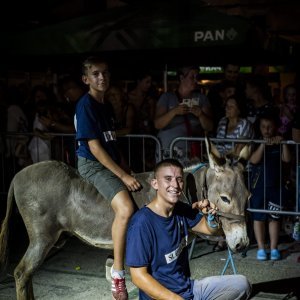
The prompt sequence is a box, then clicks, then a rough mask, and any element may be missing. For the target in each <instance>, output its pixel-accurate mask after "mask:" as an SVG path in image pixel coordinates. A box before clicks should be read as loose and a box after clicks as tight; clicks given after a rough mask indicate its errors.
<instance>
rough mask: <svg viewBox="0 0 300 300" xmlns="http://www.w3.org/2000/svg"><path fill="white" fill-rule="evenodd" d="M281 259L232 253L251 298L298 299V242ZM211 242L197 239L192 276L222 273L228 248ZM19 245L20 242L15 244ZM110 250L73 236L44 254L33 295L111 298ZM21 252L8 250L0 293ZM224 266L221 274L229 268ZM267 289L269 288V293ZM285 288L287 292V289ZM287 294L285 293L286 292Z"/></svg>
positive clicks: (8, 285)
mask: <svg viewBox="0 0 300 300" xmlns="http://www.w3.org/2000/svg"><path fill="white" fill-rule="evenodd" d="M280 247H281V249H282V250H283V259H282V260H281V261H277V262H271V261H266V262H258V261H257V260H256V259H255V255H256V249H255V247H254V246H253V247H250V249H249V250H248V252H247V256H246V257H242V256H241V254H236V255H234V262H235V266H236V268H237V271H238V273H240V274H244V275H246V276H247V277H248V278H249V280H250V282H251V283H252V284H253V295H252V299H256V300H258V299H293V300H294V299H298V297H299V299H300V296H299V294H300V261H299V256H300V245H299V244H296V243H293V242H290V241H289V243H286V242H285V243H282V244H281V245H280ZM212 248H213V245H211V244H209V243H208V242H207V241H204V240H198V241H197V243H196V246H195V248H194V252H193V258H192V260H191V271H192V276H193V277H195V278H196V277H203V276H210V275H218V274H220V273H221V271H222V269H223V267H224V264H225V261H226V258H227V251H222V252H217V253H214V252H212ZM18 249H19V250H20V251H19V252H22V251H21V248H18ZM109 254H111V252H110V251H108V250H99V249H96V248H93V247H90V246H87V245H85V244H83V243H82V242H81V241H79V240H78V239H76V238H71V239H69V240H68V242H67V243H66V245H65V246H64V247H63V248H62V249H61V250H59V251H57V252H56V253H55V254H54V255H52V256H51V257H50V258H48V259H47V261H46V262H45V263H44V264H43V265H42V266H41V268H40V269H39V271H37V272H36V273H35V276H34V280H33V283H34V291H35V296H36V299H37V300H71V299H72V300H79V299H80V300H82V299H84V300H106V299H111V296H110V284H109V283H108V282H107V280H106V279H105V261H106V258H107V256H108V255H109ZM19 258H20V255H13V258H12V259H11V264H10V266H9V270H8V271H9V272H8V273H9V274H8V275H7V276H6V277H5V278H4V279H3V278H2V280H1V282H0V299H1V300H2V299H3V300H15V299H16V297H15V285H14V280H13V278H12V276H11V275H10V274H12V269H13V267H14V266H15V264H16V262H17V260H18V259H19ZM231 273H232V269H231V266H229V267H228V268H227V270H226V274H231ZM128 282H129V284H128V289H129V295H130V297H129V298H130V299H132V300H136V299H138V296H137V289H136V288H135V287H134V286H133V285H132V283H130V278H129V277H128ZM270 293H272V294H270ZM288 294H290V297H287V295H288ZM285 297H286V298H285Z"/></svg>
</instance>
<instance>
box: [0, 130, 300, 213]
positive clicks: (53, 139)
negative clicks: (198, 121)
mask: <svg viewBox="0 0 300 300" xmlns="http://www.w3.org/2000/svg"><path fill="white" fill-rule="evenodd" d="M34 136H35V135H33V133H2V134H1V140H2V143H3V141H5V143H6V151H5V152H4V151H3V147H0V150H1V151H0V168H1V178H0V179H1V180H0V197H1V198H2V197H4V198H6V193H7V190H8V187H9V184H10V181H11V179H12V178H13V176H14V174H15V173H17V172H18V171H19V170H20V169H21V168H23V167H24V166H25V165H26V163H27V162H26V158H25V154H26V146H28V143H29V141H30V140H31V139H32V138H33V137H34ZM47 136H48V138H49V141H50V143H49V145H50V153H51V154H50V155H51V157H50V159H56V160H61V161H64V162H66V163H68V164H70V165H72V166H74V167H75V166H76V142H75V135H74V134H61V133H59V134H56V133H49V134H48V135H47ZM118 140H119V147H120V149H121V151H122V153H123V156H124V158H125V160H126V161H127V163H128V166H129V167H130V168H131V169H132V170H133V171H134V172H136V173H139V172H145V171H151V170H153V167H154V165H155V163H156V161H159V160H161V158H162V152H163V151H164V149H162V148H161V143H160V141H159V140H158V139H157V138H156V137H155V136H152V135H134V134H130V135H125V136H122V137H119V138H118ZM204 140H205V139H204V138H195V137H177V138H175V139H174V140H173V141H172V143H171V145H170V149H169V150H170V151H169V152H170V156H171V157H172V154H173V150H174V147H175V146H176V143H178V142H183V141H184V143H185V145H186V148H187V149H188V147H189V143H191V142H197V143H199V145H200V150H201V151H200V154H199V156H200V157H199V161H202V162H205V161H207V155H206V147H205V142H204ZM211 141H212V142H213V143H214V144H216V145H217V144H220V143H232V144H233V145H235V144H236V143H243V144H247V143H265V141H263V140H249V139H239V140H233V139H216V138H211ZM22 143H23V147H22ZM284 143H285V144H288V145H289V147H290V148H291V150H293V153H294V156H293V164H292V167H291V170H292V173H293V174H294V178H293V179H292V180H293V182H294V188H293V192H294V196H293V200H292V205H291V207H292V208H289V209H286V207H284V208H283V209H281V210H280V211H278V212H276V213H278V214H281V215H300V207H299V206H300V205H299V201H300V195H299V180H300V178H299V172H300V166H299V144H296V143H294V142H293V141H285V142H282V143H281V144H284ZM17 144H21V147H19V148H20V149H18V151H19V153H17V154H18V156H16V153H15V150H16V145H17ZM24 145H25V146H24ZM0 146H1V145H0ZM36 147H37V150H38V147H39V143H37V144H36ZM292 148H293V149H292ZM22 151H23V152H22ZM37 152H38V151H37ZM27 154H28V153H27ZM22 155H23V156H22ZM187 159H190V158H189V157H187ZM37 160H40V157H39V155H37ZM22 163H23V164H24V165H22ZM250 172H251V166H250V165H249V164H248V166H247V168H246V172H245V175H246V183H247V185H248V187H250ZM282 180H283V178H282V177H281V176H280V186H282V184H281V183H282ZM1 200H2V199H1ZM248 211H251V212H263V213H271V212H272V211H270V210H268V209H267V203H265V206H264V209H263V210H257V209H253V208H251V206H248Z"/></svg>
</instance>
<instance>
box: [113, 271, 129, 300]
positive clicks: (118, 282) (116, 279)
mask: <svg viewBox="0 0 300 300" xmlns="http://www.w3.org/2000/svg"><path fill="white" fill-rule="evenodd" d="M111 292H112V296H113V298H114V299H115V300H127V299H128V293H127V288H126V283H125V276H120V275H119V274H118V273H116V272H113V268H111Z"/></svg>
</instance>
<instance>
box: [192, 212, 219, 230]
mask: <svg viewBox="0 0 300 300" xmlns="http://www.w3.org/2000/svg"><path fill="white" fill-rule="evenodd" d="M192 231H194V232H195V233H197V232H198V233H203V234H206V235H222V231H221V228H220V227H219V226H218V227H216V228H212V227H210V226H209V225H208V223H207V220H206V217H205V216H203V217H202V219H201V220H200V222H199V223H198V224H197V225H196V226H194V227H193V228H192Z"/></svg>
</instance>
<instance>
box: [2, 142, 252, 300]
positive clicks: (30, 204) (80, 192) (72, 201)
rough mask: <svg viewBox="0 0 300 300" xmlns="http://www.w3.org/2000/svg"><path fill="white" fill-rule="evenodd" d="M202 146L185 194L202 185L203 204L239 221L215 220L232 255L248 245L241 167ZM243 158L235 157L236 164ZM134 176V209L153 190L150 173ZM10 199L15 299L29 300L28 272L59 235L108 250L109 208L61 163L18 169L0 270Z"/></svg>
mask: <svg viewBox="0 0 300 300" xmlns="http://www.w3.org/2000/svg"><path fill="white" fill-rule="evenodd" d="M206 147H207V152H208V156H209V166H205V167H204V168H201V169H199V170H198V171H196V172H193V173H192V172H191V171H190V170H187V171H186V174H187V177H189V180H188V181H189V182H191V183H193V182H194V185H193V187H192V188H188V189H187V195H189V196H191V197H196V199H200V198H201V191H202V188H203V186H207V196H208V199H209V200H210V201H212V202H214V203H216V204H217V205H218V206H219V208H220V211H223V212H224V214H226V213H231V215H234V216H236V218H241V219H239V220H238V222H233V223H232V222H227V221H226V219H225V218H224V217H222V216H221V217H220V218H221V219H222V224H223V227H224V232H225V235H226V237H227V238H228V245H229V247H230V248H232V249H233V250H234V251H236V250H239V249H242V248H243V247H246V246H247V245H248V238H247V233H246V230H245V228H246V224H245V220H244V219H243V218H242V217H241V216H243V215H244V208H245V203H246V200H247V198H248V191H247V189H246V187H245V184H244V181H243V178H242V173H241V172H242V167H241V164H240V163H237V164H238V166H234V167H232V166H230V165H229V163H228V162H227V161H225V160H224V159H221V158H220V157H219V155H218V153H217V151H216V149H215V148H214V146H213V145H211V144H210V142H209V140H208V139H206ZM243 159H244V158H243V156H241V157H240V158H239V161H240V160H243ZM136 176H137V178H138V180H139V181H140V182H141V184H142V186H143V189H142V191H140V192H135V193H133V194H132V196H133V198H134V201H135V203H136V205H137V207H138V208H140V207H142V206H143V205H145V204H147V203H149V201H150V200H151V199H152V198H153V197H154V193H155V191H154V190H153V189H152V188H151V186H150V181H151V179H152V177H153V173H152V172H148V173H142V174H136ZM205 182H206V183H207V185H206V184H205ZM184 195H185V194H184ZM187 195H185V196H186V197H187ZM13 199H15V202H16V205H17V207H18V210H19V212H20V214H21V216H22V218H23V221H24V224H25V226H26V229H27V233H28V237H29V246H28V248H27V250H26V252H25V254H24V256H23V258H22V259H21V261H20V263H19V264H18V265H17V267H16V268H15V270H14V277H15V281H16V294H17V300H33V299H34V293H33V285H32V276H33V273H34V272H35V271H36V270H37V269H38V267H39V266H40V265H41V264H42V263H43V261H44V259H45V258H46V256H47V254H48V253H49V251H50V250H51V248H52V247H53V246H54V245H55V244H56V242H57V241H58V239H59V237H60V235H61V234H62V232H68V233H70V234H73V235H75V236H77V237H78V238H80V239H81V240H83V241H84V242H86V243H87V244H89V245H92V246H95V247H99V248H106V249H112V248H113V242H112V238H111V225H112V222H113V218H114V213H113V210H112V208H111V206H110V203H109V202H108V201H107V200H106V199H104V198H103V196H102V195H101V194H100V193H98V191H97V190H96V188H95V187H94V186H93V185H92V184H90V183H88V182H87V181H86V180H84V179H83V178H82V177H80V175H79V174H78V172H77V171H76V170H75V169H73V168H71V167H70V166H68V165H66V164H64V163H62V162H58V161H45V162H40V163H36V164H34V165H31V166H29V167H27V168H25V169H23V170H21V171H20V172H19V173H17V174H16V175H15V177H14V178H13V180H12V182H11V185H10V188H9V191H8V198H7V211H6V216H5V219H4V221H3V223H2V227H1V232H0V270H1V267H2V268H3V267H4V266H5V264H6V259H7V241H8V222H9V217H10V215H11V211H12V206H13ZM183 200H184V199H183ZM95 228H96V230H95Z"/></svg>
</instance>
